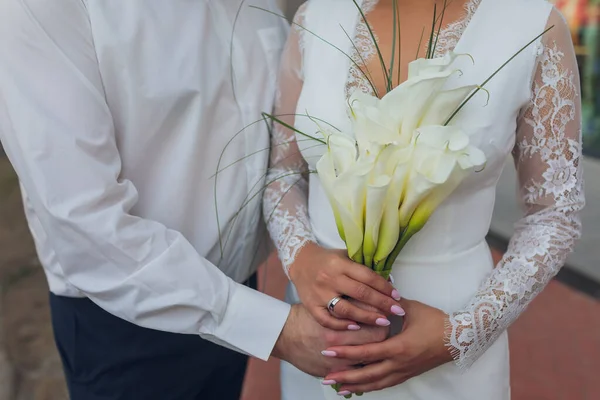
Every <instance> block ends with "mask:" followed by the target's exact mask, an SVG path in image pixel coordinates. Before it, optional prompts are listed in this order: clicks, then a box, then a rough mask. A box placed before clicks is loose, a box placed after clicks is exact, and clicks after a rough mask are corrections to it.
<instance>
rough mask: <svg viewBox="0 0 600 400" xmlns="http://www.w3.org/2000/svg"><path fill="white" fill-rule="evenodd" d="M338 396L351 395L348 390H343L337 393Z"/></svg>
mask: <svg viewBox="0 0 600 400" xmlns="http://www.w3.org/2000/svg"><path fill="white" fill-rule="evenodd" d="M337 394H338V396H348V395H349V394H352V392H351V391H349V390H344V391H342V392H337Z"/></svg>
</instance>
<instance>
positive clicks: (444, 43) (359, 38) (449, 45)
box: [346, 0, 481, 97]
mask: <svg viewBox="0 0 600 400" xmlns="http://www.w3.org/2000/svg"><path fill="white" fill-rule="evenodd" d="M378 2H379V0H365V1H364V2H363V5H362V7H361V8H362V10H363V13H364V14H365V15H367V14H368V13H369V12H371V11H372V10H373V9H374V8H375V6H376V5H377V3H378ZM480 3H481V0H469V1H468V2H467V3H466V4H465V15H464V16H463V17H462V18H461V19H459V20H458V21H455V22H453V23H451V24H448V25H447V26H446V27H444V28H443V29H442V30H441V31H440V34H439V36H438V39H437V43H438V44H437V47H436V51H435V57H443V56H444V55H445V54H446V53H448V52H449V51H451V50H454V48H455V47H456V45H457V44H458V41H459V40H460V37H461V36H462V34H463V33H464V31H465V29H466V28H467V26H468V25H469V23H470V22H471V19H472V18H473V15H474V14H475V11H477V7H479V4H480ZM373 36H374V37H375V41H376V42H377V43H379V38H378V37H377V35H376V34H374V35H373ZM353 42H354V46H352V49H351V50H350V58H352V60H353V61H354V63H350V68H349V71H348V78H347V81H346V97H349V96H350V94H352V92H353V91H354V90H360V91H362V92H364V93H367V94H371V95H372V94H374V93H373V88H372V87H371V85H370V84H369V81H368V80H367V78H366V77H365V76H364V74H363V73H362V72H361V71H360V69H362V70H363V71H364V72H365V73H366V74H367V75H369V71H368V70H367V67H366V65H368V64H369V61H370V60H371V59H372V58H373V57H374V56H375V55H376V54H377V48H376V47H375V43H373V39H372V38H371V34H370V32H369V28H368V27H367V23H366V22H365V20H364V19H363V18H359V21H358V23H357V24H356V28H355V33H354V40H353ZM355 63H356V64H358V65H359V66H360V69H359V67H357V66H356V64H355Z"/></svg>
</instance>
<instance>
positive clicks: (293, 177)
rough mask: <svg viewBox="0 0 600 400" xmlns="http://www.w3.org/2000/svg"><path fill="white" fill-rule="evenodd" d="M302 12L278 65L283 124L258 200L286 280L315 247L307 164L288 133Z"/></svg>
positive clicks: (298, 75)
mask: <svg viewBox="0 0 600 400" xmlns="http://www.w3.org/2000/svg"><path fill="white" fill-rule="evenodd" d="M305 7H306V5H304V6H301V7H300V9H299V10H298V12H297V13H296V17H295V18H294V26H293V29H292V33H291V35H290V37H289V38H288V41H287V43H286V46H285V49H284V52H283V57H282V61H281V65H280V71H279V77H278V89H277V98H276V104H275V116H276V117H277V118H278V119H279V120H281V122H283V123H284V124H285V125H283V124H280V123H277V122H276V123H274V126H273V133H272V137H271V157H270V163H269V172H268V175H267V187H266V189H265V192H264V196H263V213H264V215H265V218H266V222H267V228H268V230H269V233H270V235H271V239H272V240H273V242H274V244H275V247H276V248H277V252H278V255H279V259H280V260H281V263H282V265H283V268H284V271H285V272H286V274H288V276H289V270H290V268H291V266H292V264H293V263H294V261H295V259H296V256H297V254H298V253H299V251H300V250H301V249H302V248H303V247H304V246H305V245H306V244H307V243H310V242H316V239H315V237H314V235H313V233H312V229H311V225H310V220H309V217H308V173H309V170H308V164H307V163H306V161H305V160H304V158H303V156H302V154H301V153H300V149H299V147H298V142H297V140H299V139H296V134H295V132H294V131H293V130H292V129H291V128H290V127H293V126H294V123H295V114H296V105H297V102H298V98H299V96H300V93H301V92H302V86H303V74H302V36H303V34H302V33H303V29H302V28H301V26H303V25H302V24H303V15H304V12H305ZM286 125H287V126H286ZM300 140H301V139H300ZM306 140H311V139H306Z"/></svg>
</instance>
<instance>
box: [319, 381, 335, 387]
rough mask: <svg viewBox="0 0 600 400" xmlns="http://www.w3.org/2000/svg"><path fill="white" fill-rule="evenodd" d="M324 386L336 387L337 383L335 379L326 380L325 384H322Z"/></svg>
mask: <svg viewBox="0 0 600 400" xmlns="http://www.w3.org/2000/svg"><path fill="white" fill-rule="evenodd" d="M321 383H322V384H323V385H326V386H331V385H335V384H336V383H337V382H336V381H334V380H333V379H326V380H324V381H323V382H321Z"/></svg>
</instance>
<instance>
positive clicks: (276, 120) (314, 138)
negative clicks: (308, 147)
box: [262, 112, 327, 144]
mask: <svg viewBox="0 0 600 400" xmlns="http://www.w3.org/2000/svg"><path fill="white" fill-rule="evenodd" d="M262 115H263V116H265V117H266V118H269V119H270V120H271V121H274V122H277V123H278V124H280V125H282V126H284V127H286V128H288V129H291V130H292V131H294V132H296V133H298V134H300V135H302V136H304V137H307V138H309V139H313V140H316V141H317V142H320V143H322V144H327V143H326V142H325V141H324V140H323V139H320V138H316V137H314V136H310V135H308V134H306V133H304V132H302V131H299V130H298V129H296V128H294V127H293V126H292V125H290V124H288V123H286V122H283V121H282V120H280V119H279V118H277V117H276V116H274V115H271V114H268V113H265V112H264V113H262Z"/></svg>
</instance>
